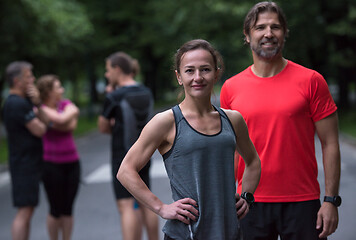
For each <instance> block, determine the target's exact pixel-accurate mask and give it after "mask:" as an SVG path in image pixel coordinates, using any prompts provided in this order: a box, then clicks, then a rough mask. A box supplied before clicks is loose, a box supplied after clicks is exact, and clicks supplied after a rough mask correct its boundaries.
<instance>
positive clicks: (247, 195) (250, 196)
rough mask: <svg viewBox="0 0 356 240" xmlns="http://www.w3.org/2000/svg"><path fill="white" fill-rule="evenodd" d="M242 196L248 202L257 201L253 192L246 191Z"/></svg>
mask: <svg viewBox="0 0 356 240" xmlns="http://www.w3.org/2000/svg"><path fill="white" fill-rule="evenodd" d="M241 197H242V198H244V199H245V200H246V201H247V202H248V203H253V202H254V201H255V198H254V196H253V194H252V193H249V192H244V193H243V194H242V196H241Z"/></svg>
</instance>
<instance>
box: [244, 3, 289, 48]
mask: <svg viewBox="0 0 356 240" xmlns="http://www.w3.org/2000/svg"><path fill="white" fill-rule="evenodd" d="M264 12H274V13H277V15H278V20H279V23H280V24H281V26H282V28H283V32H284V34H285V37H288V32H289V30H288V26H287V19H286V17H285V15H284V13H283V10H282V9H281V8H280V7H279V6H278V5H277V3H275V2H269V1H266V2H259V3H257V4H256V5H255V6H253V7H252V8H251V9H250V11H249V12H248V13H247V15H246V17H245V21H244V34H245V35H248V36H249V35H250V30H251V28H252V27H254V26H255V25H256V22H257V20H258V15H259V14H260V13H264ZM244 41H245V43H247V42H246V37H245V39H244Z"/></svg>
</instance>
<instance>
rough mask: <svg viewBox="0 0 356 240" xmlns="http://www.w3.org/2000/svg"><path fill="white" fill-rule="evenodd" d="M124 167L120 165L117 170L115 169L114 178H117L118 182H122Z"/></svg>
mask: <svg viewBox="0 0 356 240" xmlns="http://www.w3.org/2000/svg"><path fill="white" fill-rule="evenodd" d="M124 171H125V170H124V169H123V167H122V166H120V167H119V170H118V171H117V174H116V179H117V180H119V182H121V183H122V181H123V179H124Z"/></svg>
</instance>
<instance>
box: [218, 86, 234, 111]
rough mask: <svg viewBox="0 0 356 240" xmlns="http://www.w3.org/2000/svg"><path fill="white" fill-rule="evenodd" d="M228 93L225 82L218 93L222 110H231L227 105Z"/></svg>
mask: <svg viewBox="0 0 356 240" xmlns="http://www.w3.org/2000/svg"><path fill="white" fill-rule="evenodd" d="M227 99H228V93H227V87H226V82H225V83H224V84H223V86H222V88H221V91H220V107H221V108H224V109H231V107H230V104H228V101H227Z"/></svg>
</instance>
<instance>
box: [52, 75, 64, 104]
mask: <svg viewBox="0 0 356 240" xmlns="http://www.w3.org/2000/svg"><path fill="white" fill-rule="evenodd" d="M63 93H64V88H63V87H62V84H61V82H60V81H59V80H56V81H54V83H53V88H52V91H51V92H50V97H51V98H54V99H55V100H56V101H59V100H61V99H62V96H63Z"/></svg>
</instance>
